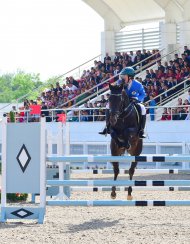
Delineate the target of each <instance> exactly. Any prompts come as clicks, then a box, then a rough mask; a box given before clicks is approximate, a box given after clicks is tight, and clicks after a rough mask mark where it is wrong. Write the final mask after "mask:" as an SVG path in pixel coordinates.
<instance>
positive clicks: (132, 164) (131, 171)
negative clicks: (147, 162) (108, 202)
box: [127, 162, 137, 200]
mask: <svg viewBox="0 0 190 244" xmlns="http://www.w3.org/2000/svg"><path fill="white" fill-rule="evenodd" d="M136 166H137V162H132V163H131V167H130V169H129V179H130V180H132V179H133V175H134V173H135V168H136ZM132 199H133V197H132V186H129V187H128V196H127V200H132Z"/></svg>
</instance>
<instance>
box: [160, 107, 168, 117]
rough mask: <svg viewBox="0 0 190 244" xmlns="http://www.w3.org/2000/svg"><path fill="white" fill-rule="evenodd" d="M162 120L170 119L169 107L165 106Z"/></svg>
mask: <svg viewBox="0 0 190 244" xmlns="http://www.w3.org/2000/svg"><path fill="white" fill-rule="evenodd" d="M161 120H168V111H167V108H164V111H163V113H162V117H161Z"/></svg>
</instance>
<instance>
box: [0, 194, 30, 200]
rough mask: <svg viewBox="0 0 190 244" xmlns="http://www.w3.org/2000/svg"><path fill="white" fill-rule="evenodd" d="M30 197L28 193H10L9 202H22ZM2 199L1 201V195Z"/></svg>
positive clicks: (8, 195)
mask: <svg viewBox="0 0 190 244" xmlns="http://www.w3.org/2000/svg"><path fill="white" fill-rule="evenodd" d="M27 197H28V194H26V193H22V194H20V193H8V194H7V200H8V201H9V202H20V201H26V199H27ZM0 199H1V194H0Z"/></svg>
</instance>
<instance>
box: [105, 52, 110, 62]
mask: <svg viewBox="0 0 190 244" xmlns="http://www.w3.org/2000/svg"><path fill="white" fill-rule="evenodd" d="M106 60H109V61H111V57H110V56H109V54H108V53H106V56H105V58H104V64H105V63H106Z"/></svg>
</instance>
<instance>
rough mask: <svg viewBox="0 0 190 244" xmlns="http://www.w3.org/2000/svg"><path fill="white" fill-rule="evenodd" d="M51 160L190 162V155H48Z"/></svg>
mask: <svg viewBox="0 0 190 244" xmlns="http://www.w3.org/2000/svg"><path fill="white" fill-rule="evenodd" d="M46 159H47V161H49V162H54V163H57V162H78V163H80V162H123V163H126V162H168V163H169V162H190V156H181V155H179V156H109V155H105V156H94V155H86V156H85V155H72V156H47V157H46Z"/></svg>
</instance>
